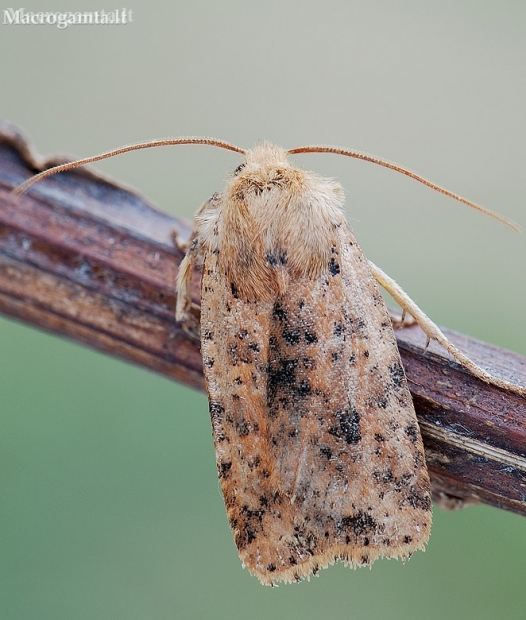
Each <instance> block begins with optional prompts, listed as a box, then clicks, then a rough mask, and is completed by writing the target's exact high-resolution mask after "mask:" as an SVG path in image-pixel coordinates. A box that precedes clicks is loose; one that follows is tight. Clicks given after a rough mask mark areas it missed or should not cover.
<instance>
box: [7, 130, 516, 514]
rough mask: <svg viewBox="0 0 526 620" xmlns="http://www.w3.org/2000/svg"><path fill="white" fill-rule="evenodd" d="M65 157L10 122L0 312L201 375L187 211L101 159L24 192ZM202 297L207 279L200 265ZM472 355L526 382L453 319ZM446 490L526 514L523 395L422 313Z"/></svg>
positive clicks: (432, 438)
mask: <svg viewBox="0 0 526 620" xmlns="http://www.w3.org/2000/svg"><path fill="white" fill-rule="evenodd" d="M51 163H60V162H57V161H54V162H51V161H47V162H46V161H38V158H37V157H36V156H35V154H34V153H33V151H32V150H31V149H30V147H28V145H27V142H26V141H25V139H24V138H23V136H21V135H20V134H19V133H18V131H17V130H16V129H15V128H13V127H12V126H10V125H7V124H1V123H0V312H3V313H4V314H6V315H8V316H11V317H13V318H16V319H18V320H21V321H25V322H27V323H31V324H33V325H38V326H40V327H42V328H44V329H46V330H49V331H52V332H54V333H56V334H59V335H62V336H67V337H68V338H71V339H74V340H77V341H79V342H82V343H84V344H87V345H89V346H91V347H93V348H95V349H98V350H101V351H104V352H106V353H109V354H111V355H114V356H116V357H120V358H122V359H125V360H128V361H130V362H133V363H135V364H139V365H141V366H145V367H147V368H149V369H152V370H155V371H157V372H160V373H162V374H164V375H166V376H168V377H171V378H173V379H176V380H177V381H180V382H182V383H185V384H186V385H189V386H191V387H194V388H198V389H203V388H204V382H203V377H202V364H201V357H200V354H199V346H198V343H197V342H196V341H195V340H192V339H190V338H188V337H187V336H186V334H185V333H184V332H183V331H182V330H181V329H180V327H179V326H178V325H177V324H176V323H175V320H174V316H173V315H174V306H175V288H174V283H175V277H176V273H177V267H178V264H179V262H180V260H181V258H182V253H181V252H180V251H179V250H178V249H177V248H176V247H175V246H174V244H173V241H172V236H171V235H172V231H173V230H177V231H178V233H179V234H180V235H181V237H182V238H185V237H188V234H189V232H190V229H189V226H188V224H187V223H186V222H184V221H182V220H179V219H177V218H172V217H170V216H168V215H166V214H164V213H161V212H159V211H157V210H155V209H154V208H153V207H152V206H151V205H149V204H148V203H147V201H146V200H145V199H143V198H142V197H140V196H139V195H138V194H136V193H133V192H132V191H130V190H127V189H124V188H122V187H119V186H118V185H117V184H116V183H114V182H112V181H109V180H107V179H105V178H104V177H102V176H101V175H97V174H95V173H92V172H89V171H86V170H82V169H80V170H78V171H72V172H69V173H64V174H61V175H57V176H54V177H50V178H49V179H46V180H44V181H42V182H41V183H39V184H37V185H35V186H34V187H33V188H32V189H31V190H30V192H29V193H28V194H25V195H23V196H22V197H21V198H20V199H18V200H16V201H15V200H13V199H12V197H11V196H10V191H11V189H12V188H13V187H14V186H16V185H18V184H19V183H21V182H22V181H24V180H25V179H26V178H28V177H29V176H31V175H32V174H34V173H35V172H37V171H39V170H41V169H43V168H46V167H49V165H50V164H51ZM194 284H195V288H194V295H195V301H196V303H198V301H199V283H198V278H197V277H196V279H195V282H194ZM444 332H445V333H446V335H447V336H448V337H449V338H450V339H451V340H452V341H453V342H454V343H455V344H456V345H457V346H458V347H459V348H460V349H461V350H462V351H464V352H465V353H466V354H467V355H468V356H469V357H471V358H472V359H473V360H474V361H475V362H477V363H479V364H480V365H482V366H483V367H485V368H486V369H488V370H490V372H493V373H495V374H498V375H499V376H502V377H503V378H506V379H508V380H512V381H515V382H517V383H519V384H521V385H525V384H526V358H524V357H521V356H519V355H517V354H514V353H510V352H509V351H504V350H502V349H499V348H497V347H494V346H491V345H489V344H486V343H483V342H480V341H477V340H474V339H472V338H469V337H467V336H463V335H461V334H457V333H454V332H451V331H449V330H444ZM397 338H398V345H399V348H400V352H401V354H402V360H403V363H404V366H405V369H406V373H407V377H408V380H409V386H410V389H411V392H412V395H413V399H414V402H415V406H416V410H417V415H418V418H419V422H420V427H421V430H422V435H423V438H424V444H425V448H426V458H427V462H428V466H429V470H430V474H431V477H432V481H433V486H434V491H435V498H436V499H438V500H439V501H441V503H442V505H444V506H449V507H455V506H457V505H460V504H461V503H462V501H461V500H465V501H468V502H470V501H475V502H476V501H478V502H484V503H487V504H491V505H493V506H497V507H500V508H504V509H507V510H511V511H513V512H517V513H520V514H524V515H526V399H525V398H523V397H521V396H520V395H517V394H514V393H511V392H506V391H502V390H499V389H497V388H495V387H492V386H489V385H486V384H484V383H482V382H480V381H479V380H477V379H476V378H474V377H473V376H472V375H470V374H469V373H468V372H467V371H465V370H464V369H463V368H461V367H460V366H458V365H457V364H455V363H454V362H452V361H451V360H450V359H449V358H448V356H447V354H444V353H443V352H442V350H441V349H440V347H438V346H437V345H433V344H432V345H431V347H430V350H429V351H428V352H427V353H426V352H424V347H425V342H426V337H425V335H424V334H423V333H422V332H421V330H420V329H419V328H418V327H416V326H411V327H405V328H403V329H400V330H398V331H397Z"/></svg>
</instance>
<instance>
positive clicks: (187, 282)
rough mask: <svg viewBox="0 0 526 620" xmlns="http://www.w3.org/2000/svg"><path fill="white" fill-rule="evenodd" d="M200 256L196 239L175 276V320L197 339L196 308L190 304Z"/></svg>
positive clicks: (197, 321) (197, 320)
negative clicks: (193, 276) (194, 275)
mask: <svg viewBox="0 0 526 620" xmlns="http://www.w3.org/2000/svg"><path fill="white" fill-rule="evenodd" d="M199 256H200V244H199V238H198V237H196V238H195V239H194V240H193V241H192V243H191V245H190V247H189V248H188V251H187V252H186V255H185V257H184V258H183V260H182V261H181V264H180V266H179V273H178V274H177V303H176V306H175V320H176V321H178V322H179V323H181V324H182V328H183V329H184V331H185V332H187V333H188V334H189V335H191V336H193V337H195V338H198V337H199V319H198V318H197V317H198V308H197V306H196V305H195V304H193V303H192V296H191V284H192V274H193V272H194V269H195V266H196V263H197V259H198V258H199Z"/></svg>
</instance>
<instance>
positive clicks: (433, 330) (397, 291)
mask: <svg viewBox="0 0 526 620" xmlns="http://www.w3.org/2000/svg"><path fill="white" fill-rule="evenodd" d="M369 266H370V267H371V272H372V274H373V276H374V279H375V280H376V281H377V282H378V284H380V286H382V287H383V288H385V290H386V291H387V292H388V293H389V294H390V295H391V296H392V297H393V299H394V300H395V301H396V302H397V303H398V304H400V307H401V308H403V309H404V310H405V311H406V312H408V313H409V314H410V315H411V316H412V317H414V319H415V321H416V322H417V323H418V325H419V326H420V327H421V328H422V330H423V331H424V333H425V334H426V335H427V337H428V343H429V339H431V338H432V339H433V340H436V341H437V342H438V343H439V344H440V345H441V346H443V347H444V349H446V351H448V352H449V353H450V354H451V355H452V356H453V357H454V358H455V359H456V360H457V361H458V362H459V363H460V364H461V365H462V366H464V368H467V370H469V371H470V372H471V373H472V374H473V375H474V376H475V377H478V378H479V379H481V380H482V381H485V382H486V383H489V384H490V385H495V386H497V387H499V388H502V389H504V390H510V391H512V392H515V393H517V394H521V395H523V396H524V395H526V388H525V387H522V386H520V385H517V384H515V383H511V382H510V381H506V380H504V379H500V378H499V377H495V376H494V375H492V374H490V373H489V372H487V371H485V370H483V369H482V368H480V366H477V364H475V362H473V361H471V360H470V359H469V357H467V356H466V355H464V353H462V351H460V350H459V349H457V347H455V345H454V344H452V343H451V342H450V341H449V340H448V339H447V338H446V336H445V335H444V334H443V333H442V332H441V331H440V329H439V328H438V327H437V325H435V324H434V323H433V321H432V320H431V319H430V318H429V317H428V316H427V315H426V314H425V313H424V312H422V310H420V308H419V307H418V306H417V305H416V304H415V302H414V301H413V300H412V299H411V298H410V297H409V295H407V293H405V292H404V291H403V290H402V289H401V288H400V286H399V285H398V284H397V283H396V282H395V281H394V280H393V279H392V278H390V277H389V276H388V275H387V274H385V273H384V272H383V271H382V270H381V269H380V268H379V267H377V266H376V265H375V264H374V263H372V262H371V261H369ZM426 348H427V344H426Z"/></svg>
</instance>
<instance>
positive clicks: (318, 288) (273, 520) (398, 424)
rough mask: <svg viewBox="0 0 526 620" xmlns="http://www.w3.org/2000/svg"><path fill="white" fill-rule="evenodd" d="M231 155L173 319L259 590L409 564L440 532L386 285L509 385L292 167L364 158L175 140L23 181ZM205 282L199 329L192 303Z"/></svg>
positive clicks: (329, 193)
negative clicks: (197, 362) (137, 154)
mask: <svg viewBox="0 0 526 620" xmlns="http://www.w3.org/2000/svg"><path fill="white" fill-rule="evenodd" d="M181 143H194V144H195V143H200V144H212V145H215V146H220V147H222V148H227V149H230V150H233V151H236V152H239V153H241V154H242V155H243V157H244V161H243V163H241V165H239V166H238V167H237V168H236V169H235V171H234V172H233V173H232V174H231V175H230V177H229V178H228V180H227V181H226V184H225V187H224V189H223V190H222V191H221V192H220V193H217V194H214V195H213V196H212V197H211V198H210V199H209V200H208V201H207V202H205V203H204V204H203V206H202V207H201V208H200V209H199V211H198V212H197V214H196V217H195V227H194V233H193V238H192V240H191V243H190V245H189V247H188V250H187V253H186V256H185V258H184V260H183V261H182V263H181V266H180V269H179V275H178V281H177V291H178V297H177V307H176V319H177V320H178V321H179V322H180V323H181V324H182V325H183V326H184V328H185V329H186V330H187V331H188V332H189V333H190V334H194V335H195V334H197V333H199V332H200V339H201V353H202V357H203V367H204V374H205V380H206V386H207V391H208V397H209V408H210V415H211V421H212V431H213V437H214V444H215V451H216V461H217V469H218V475H219V479H220V482H221V488H222V492H223V498H224V502H225V506H226V510H227V514H228V519H229V523H230V527H231V529H232V532H233V535H234V539H235V542H236V545H237V548H238V551H239V555H240V558H241V560H242V563H243V564H244V565H245V566H246V567H247V568H248V570H249V571H250V573H252V574H254V575H256V576H257V577H258V578H259V580H260V581H261V582H262V583H263V584H266V585H274V584H276V583H277V582H279V581H283V582H294V581H301V580H302V579H305V578H308V577H309V576H310V575H311V574H316V573H317V572H318V571H319V569H321V568H325V567H327V566H328V565H329V564H332V563H334V562H335V561H337V560H340V561H343V562H344V563H345V564H348V565H349V566H351V567H358V566H366V565H370V564H371V563H372V562H374V560H376V559H377V558H379V557H388V558H392V557H394V558H402V559H406V558H409V557H410V556H411V555H412V554H413V553H414V551H416V550H419V549H421V550H423V549H424V547H425V544H426V542H427V541H428V538H429V533H430V528H431V494H430V482H429V476H428V472H427V468H426V463H425V457H424V449H423V444H422V439H421V436H420V431H419V428H418V423H417V419H416V415H415V411H414V407H413V403H412V399H411V395H410V393H409V390H408V386H407V380H406V377H405V374H404V370H403V367H402V362H401V359H400V354H399V352H398V348H397V344H396V339H395V335H394V331H393V325H392V321H391V317H390V315H389V313H388V311H387V308H386V306H385V303H384V301H383V298H382V296H381V294H380V290H379V288H378V284H380V285H381V286H383V287H385V288H386V289H387V290H388V291H389V293H390V294H391V295H392V296H393V298H394V299H395V300H396V301H397V302H398V303H399V304H400V305H401V307H402V308H403V310H404V311H406V312H408V313H409V314H410V315H411V316H412V317H414V319H415V320H416V322H417V323H418V324H419V325H420V326H421V327H422V329H423V330H424V331H425V332H426V334H427V335H428V338H434V339H436V340H437V341H438V342H439V343H440V344H441V345H443V346H444V347H445V348H446V349H447V350H448V351H449V352H450V353H451V354H452V355H453V357H454V358H456V359H457V360H458V361H459V362H460V363H462V364H463V365H464V366H465V367H467V368H468V369H469V370H470V371H471V372H472V373H473V374H475V375H476V376H478V377H480V378H481V379H483V380H484V381H487V382H490V383H493V384H496V385H498V386H501V387H505V388H509V387H510V384H508V383H507V382H506V381H504V380H501V379H499V378H496V377H493V376H491V375H489V374H488V373H487V372H486V371H484V370H483V369H481V368H479V367H478V366H476V365H475V364H474V363H473V362H472V361H471V360H469V359H468V358H467V357H466V356H465V355H463V354H462V353H461V352H460V351H459V350H458V349H456V348H455V347H454V346H453V345H452V344H451V343H450V342H449V341H448V340H447V339H446V338H445V336H444V335H443V334H442V333H441V332H440V330H439V329H438V327H436V326H435V325H434V324H433V323H432V322H431V321H430V320H429V319H428V318H427V317H426V315H425V314H424V313H423V312H422V311H421V310H420V309H419V308H418V307H417V306H416V305H415V304H414V302H412V301H411V299H410V298H409V297H408V296H407V295H406V294H405V293H404V292H403V291H402V289H400V287H399V286H398V285H397V284H396V283H395V282H394V281H393V280H392V279H390V278H389V277H388V276H387V275H386V274H384V273H383V272H382V271H381V270H380V269H379V268H378V267H376V266H375V265H374V264H373V263H371V262H370V261H368V260H367V259H366V258H365V256H364V254H363V253H362V251H361V250H360V247H359V245H358V243H357V241H356V239H355V237H354V235H353V233H352V230H351V228H350V226H349V225H348V223H347V221H346V219H345V217H344V214H343V199H344V195H343V190H342V188H341V186H340V185H339V184H338V183H336V182H335V181H333V180H331V179H327V178H323V177H320V176H317V175H315V174H313V173H311V172H306V171H304V170H302V169H300V168H298V167H296V166H295V165H294V164H293V163H291V162H290V161H289V156H290V155H292V154H295V153H302V152H332V153H339V154H342V155H347V156H351V157H357V158H360V159H364V160H367V161H372V162H373V163H376V164H380V165H382V166H386V167H388V168H392V169H394V170H397V171H398V172H402V173H404V174H406V175H408V176H410V177H412V178H414V179H416V180H418V181H420V182H422V183H425V184H426V185H428V186H430V187H432V188H433V189H436V190H438V191H441V192H442V193H444V194H446V195H448V196H450V197H452V198H455V199H457V200H460V201H461V202H464V203H465V204H468V205H469V206H472V207H474V208H476V209H478V210H480V211H483V212H485V213H487V214H489V215H491V216H493V217H496V218H497V219H499V220H501V221H504V222H505V223H507V224H510V225H512V226H514V225H513V224H512V223H510V222H509V221H508V220H506V219H505V218H503V217H502V216H499V215H497V214H494V213H493V212H489V211H487V210H486V209H484V208H482V207H480V206H478V205H475V204H473V203H471V202H470V201H467V200H465V199H463V198H460V197H459V196H457V195H455V194H452V193H451V192H449V191H448V190H444V189H443V188H440V187H438V186H436V185H434V184H432V183H430V182H429V181H427V180H425V179H423V178H422V177H420V176H418V175H416V174H414V173H412V172H410V171H408V170H406V169H404V168H401V167H399V166H396V165H395V164H391V163H389V162H385V161H383V160H379V159H377V158H374V157H371V156H368V155H363V154H360V153H357V152H355V151H349V150H346V149H338V148H332V147H304V148H299V149H292V150H289V151H285V150H283V149H281V148H278V147H276V146H274V145H272V144H268V143H265V144H263V145H261V146H258V147H257V148H255V149H253V150H251V151H245V150H243V149H240V148H238V147H235V146H233V145H230V144H228V143H225V142H222V141H219V140H212V139H201V138H176V139H172V140H166V141H154V142H148V143H141V144H139V145H132V146H128V147H124V148H123V149H118V150H117V151H111V152H110V153H105V154H103V155H99V156H96V157H94V158H88V159H85V160H80V161H79V162H74V163H70V164H65V165H62V166H58V167H57V168H55V169H52V170H48V171H45V172H43V173H41V174H40V175H38V176H37V177H34V178H33V179H30V181H28V182H26V184H24V185H23V186H21V187H20V188H19V190H18V191H19V193H20V192H21V191H25V189H27V187H28V186H29V185H30V184H31V183H33V182H35V180H38V179H39V178H42V177H44V176H48V175H49V174H52V173H54V172H59V171H61V170H65V169H68V168H71V167H75V166H77V165H82V164H85V163H89V162H91V161H96V160H98V159H103V158H105V157H108V156H111V155H114V154H117V153H120V152H125V151H126V150H134V149H138V148H145V147H147V146H158V145H160V144H181ZM197 267H199V268H200V269H201V271H202V275H201V279H202V282H201V315H200V325H198V324H196V321H195V319H194V313H193V308H192V300H191V295H190V282H191V277H192V274H193V272H194V270H195V269H196V268H197Z"/></svg>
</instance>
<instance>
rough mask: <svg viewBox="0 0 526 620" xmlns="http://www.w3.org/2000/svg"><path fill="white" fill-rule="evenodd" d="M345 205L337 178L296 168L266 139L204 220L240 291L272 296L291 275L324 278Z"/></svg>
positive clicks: (206, 235) (203, 231)
mask: <svg viewBox="0 0 526 620" xmlns="http://www.w3.org/2000/svg"><path fill="white" fill-rule="evenodd" d="M342 206H343V190H342V188H341V186H340V185H339V184H338V183H335V182H334V181H333V180H332V179H326V178H323V177H319V176H316V175H314V174H312V173H310V172H306V171H304V170H300V169H299V168H296V167H295V166H293V165H291V164H290V163H289V162H288V161H287V155H286V152H285V151H283V150H282V149H280V148H277V147H276V146H274V145H272V144H268V143H266V144H263V145H262V146H260V147H257V148H255V149H254V150H253V151H249V152H248V153H247V155H246V158H245V162H244V163H243V164H241V166H239V167H238V168H237V169H236V171H235V172H234V173H233V175H232V176H231V178H230V179H228V181H227V184H226V187H225V189H224V191H223V193H222V194H221V195H220V196H216V197H215V199H214V200H212V201H210V202H209V203H208V206H207V207H206V208H205V209H204V210H203V211H202V212H201V214H200V216H199V217H198V220H197V226H198V231H199V237H200V239H201V242H202V243H203V245H204V247H205V249H206V251H210V252H215V253H217V254H218V267H219V268H220V270H221V271H222V272H223V273H224V274H225V276H226V277H227V278H228V279H229V280H230V281H232V282H235V283H236V286H237V287H238V290H239V292H240V294H241V295H242V296H243V297H245V298H252V299H266V298H267V297H269V296H272V295H275V294H276V293H283V292H284V291H285V290H286V287H287V283H288V281H289V278H295V279H297V278H303V277H307V278H317V277H319V276H320V274H321V273H322V271H323V270H324V269H326V266H327V264H328V263H329V261H330V258H331V248H333V247H334V246H335V244H336V243H337V234H336V230H335V229H336V228H337V227H338V226H340V225H341V224H342V222H344V218H343V213H342Z"/></svg>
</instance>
